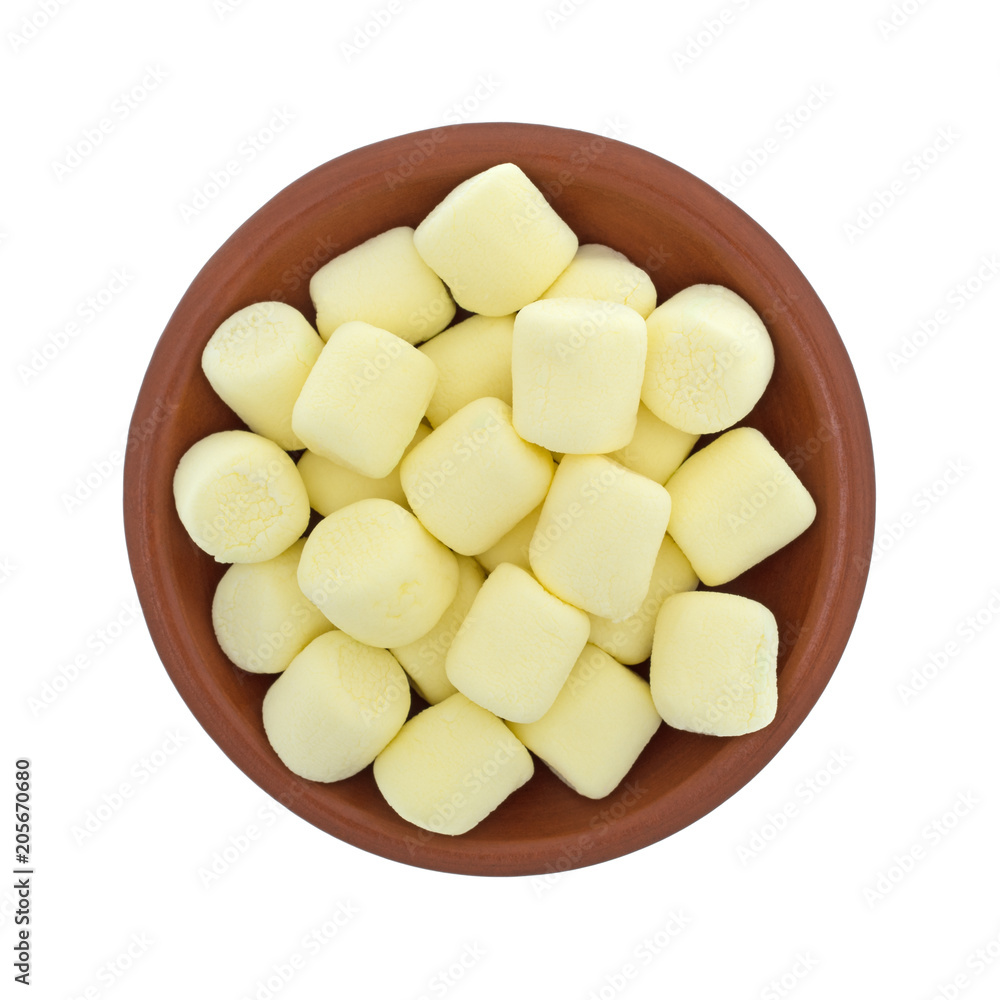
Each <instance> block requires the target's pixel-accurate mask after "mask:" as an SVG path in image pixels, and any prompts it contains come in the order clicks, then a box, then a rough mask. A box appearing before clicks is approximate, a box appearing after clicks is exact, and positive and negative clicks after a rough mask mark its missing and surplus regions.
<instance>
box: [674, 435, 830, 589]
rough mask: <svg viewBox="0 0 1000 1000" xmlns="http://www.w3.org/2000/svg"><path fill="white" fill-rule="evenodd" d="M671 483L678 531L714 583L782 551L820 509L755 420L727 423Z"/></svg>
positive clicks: (680, 542) (676, 534)
mask: <svg viewBox="0 0 1000 1000" xmlns="http://www.w3.org/2000/svg"><path fill="white" fill-rule="evenodd" d="M667 490H668V491H669V492H670V496H671V498H672V500H673V512H672V513H671V516H670V534H671V535H672V536H673V539H674V541H675V542H677V544H678V545H679V546H680V549H681V551H682V552H683V553H684V555H686V556H687V557H688V559H690V560H691V565H692V566H693V567H694V571H695V572H696V573H697V574H698V576H699V577H700V578H701V579H702V580H704V581H705V583H707V584H708V585H709V586H710V587H717V586H719V585H720V584H723V583H728V582H729V581H730V580H732V579H733V578H734V577H737V576H739V575H740V573H742V572H743V571H744V570H747V569H749V568H750V567H751V566H755V565H756V564H757V563H759V562H760V561H761V560H762V559H766V558H767V557H768V556H769V555H771V554H772V553H774V552H777V551H778V549H780V548H782V547H783V546H785V545H787V544H788V543H789V542H790V541H792V539H793V538H796V537H797V536H798V535H800V534H802V532H803V531H805V530H806V528H808V527H809V525H810V524H812V522H813V520H814V518H815V517H816V504H815V503H814V502H813V499H812V497H811V496H810V495H809V491H808V490H807V489H806V488H805V487H804V486H803V485H802V483H801V482H800V481H799V478H798V477H797V476H796V475H795V473H794V472H793V471H792V470H791V469H790V468H789V466H788V463H787V462H786V461H785V460H784V459H783V458H782V457H781V456H780V455H779V454H778V453H777V452H776V451H775V450H774V448H772V447H771V445H770V444H769V443H768V441H767V438H765V437H764V435H763V434H761V432H760V431H758V430H756V429H755V428H753V427H737V428H735V429H734V430H731V431H727V432H726V433H725V434H722V435H720V436H719V437H717V438H716V439H715V440H714V441H713V442H712V443H711V444H709V445H706V446H705V447H704V448H702V450H701V451H698V452H695V453H694V454H693V455H692V456H691V457H690V458H689V459H688V460H687V461H686V462H684V464H683V465H682V466H681V467H680V468H679V469H678V470H677V471H676V472H675V473H674V474H673V475H672V476H671V477H670V479H669V480H667Z"/></svg>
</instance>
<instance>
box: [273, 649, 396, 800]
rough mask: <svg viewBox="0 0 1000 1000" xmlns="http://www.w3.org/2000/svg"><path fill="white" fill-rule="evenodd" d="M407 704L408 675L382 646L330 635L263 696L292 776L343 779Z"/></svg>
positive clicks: (377, 747)
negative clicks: (376, 646)
mask: <svg viewBox="0 0 1000 1000" xmlns="http://www.w3.org/2000/svg"><path fill="white" fill-rule="evenodd" d="M409 709H410V688H409V685H408V684H407V682H406V674H404V673H403V669H402V667H400V665H399V664H398V663H397V662H396V661H395V659H394V658H393V656H392V654H391V653H390V652H388V650H385V649H376V648H374V647H373V646H366V645H365V644H364V643H361V642H357V641H356V640H354V639H352V638H351V637H350V636H348V635H345V634H344V633H343V632H337V631H331V632H326V633H324V634H323V635H321V636H319V637H318V638H316V639H313V641H312V642H311V643H309V645H308V646H306V648H305V649H304V650H302V652H301V653H299V655H298V656H296V657H295V659H294V660H292V662H291V663H290V664H289V665H288V669H287V670H285V672H284V673H283V674H281V675H280V676H279V677H278V679H277V680H276V681H275V682H274V683H273V684H272V685H271V687H270V688H268V691H267V694H266V695H264V704H263V709H262V710H263V716H264V732H265V733H266V734H267V738H268V741H269V742H270V744H271V746H272V747H273V749H274V752H275V753H276V754H277V755H278V756H279V757H280V758H281V761H282V763H283V764H284V765H285V766H286V767H287V768H288V769H289V770H290V771H292V772H293V773H294V774H298V775H300V776H301V777H303V778H308V779H309V780H310V781H340V780H342V779H343V778H349V777H351V775H352V774H357V773H358V771H360V770H361V769H362V768H364V767H367V766H368V765H369V764H370V763H371V762H372V761H373V760H374V759H375V757H376V755H377V754H378V753H380V752H381V750H382V749H383V748H384V747H385V746H386V744H387V743H388V742H389V741H390V740H391V739H392V738H393V737H394V736H395V735H396V733H398V732H399V729H400V727H401V726H402V725H403V723H404V722H405V721H406V714H407V712H408V711H409Z"/></svg>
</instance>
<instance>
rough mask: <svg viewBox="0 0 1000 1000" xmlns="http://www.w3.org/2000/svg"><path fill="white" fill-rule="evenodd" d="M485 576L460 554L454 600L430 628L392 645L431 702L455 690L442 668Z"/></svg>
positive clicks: (480, 568)
mask: <svg viewBox="0 0 1000 1000" xmlns="http://www.w3.org/2000/svg"><path fill="white" fill-rule="evenodd" d="M485 579H486V573H485V572H484V571H483V568H482V566H480V565H479V563H477V562H476V560H475V559H472V558H470V557H469V556H459V557H458V592H457V593H456V594H455V600H453V601H452V602H451V604H449V605H448V608H447V610H446V611H445V613H444V614H443V615H442V616H441V618H440V619H439V620H438V623H437V624H436V625H435V626H434V628H432V629H431V630H430V632H428V633H427V634H426V635H422V636H421V637H420V638H419V639H417V641H416V642H411V643H410V644H409V645H408V646H393V648H392V655H393V656H395V657H396V659H397V660H399V662H400V664H401V665H402V667H403V669H404V670H405V671H406V672H407V674H408V675H409V677H410V682H411V684H412V685H413V687H414V689H415V690H416V692H417V694H419V695H420V697H421V698H423V699H424V701H426V702H427V703H428V704H430V705H435V704H437V702H439V701H444V699H445V698H447V697H449V695H453V694H454V693H455V685H454V684H452V683H451V681H450V680H448V675H447V674H446V673H445V670H444V663H445V658H446V657H447V655H448V650H449V649H451V644H452V642H453V641H454V639H455V636H456V635H458V630H459V629H460V628H461V627H462V622H463V621H465V616H466V615H467V614H468V613H469V608H471V607H472V602H473V601H474V600H475V598H476V594H478V593H479V588H480V587H482V585H483V580H485Z"/></svg>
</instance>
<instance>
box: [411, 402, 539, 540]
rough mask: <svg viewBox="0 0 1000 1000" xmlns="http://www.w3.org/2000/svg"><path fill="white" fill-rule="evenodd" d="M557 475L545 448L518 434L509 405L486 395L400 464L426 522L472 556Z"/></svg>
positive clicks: (533, 504) (532, 502) (528, 507)
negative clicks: (554, 474) (553, 475)
mask: <svg viewBox="0 0 1000 1000" xmlns="http://www.w3.org/2000/svg"><path fill="white" fill-rule="evenodd" d="M554 471H555V463H554V462H553V461H552V456H551V455H550V454H549V453H548V452H547V451H546V450H545V449H544V448H540V447H538V445H535V444H529V443H528V442H527V441H523V440H521V438H520V437H518V435H517V433H516V432H515V431H514V427H513V425H512V424H511V414H510V407H509V406H508V405H507V404H506V403H504V402H503V401H502V400H499V399H492V398H491V397H489V396H487V397H484V398H483V399H476V400H473V402H471V403H469V404H468V405H467V406H463V407H462V409H461V410H459V411H458V413H455V414H453V415H452V416H450V417H449V418H448V419H447V420H446V421H445V422H444V423H443V424H441V426H440V427H437V428H436V429H435V430H433V431H432V432H431V433H430V435H429V436H428V437H427V438H425V439H424V440H423V441H421V442H420V444H418V445H417V446H416V447H415V448H414V449H413V450H412V451H411V452H410V453H409V454H408V455H407V456H406V458H404V459H403V461H402V463H401V464H400V467H399V478H400V482H401V483H402V484H403V492H404V493H405V494H406V499H407V500H408V501H409V504H410V507H411V508H412V510H413V513H414V514H416V515H417V517H418V518H420V522H421V524H423V525H424V526H425V527H426V528H427V529H428V530H429V531H430V532H431V533H432V534H433V535H434V536H435V537H437V538H440V539H441V541H442V542H444V543H445V545H447V546H449V547H450V548H452V549H454V550H455V551H456V552H459V553H461V554H462V555H466V556H471V555H474V554H475V553H477V552H482V551H484V550H485V549H488V548H489V547H490V546H491V545H495V544H496V543H497V542H498V541H500V539H501V538H503V536H504V535H506V534H507V532H508V531H510V530H511V528H513V527H514V525H516V524H517V522H518V521H520V520H521V519H522V518H524V517H526V516H527V515H528V514H529V513H531V511H532V510H533V509H534V508H535V507H537V506H538V504H539V503H540V502H541V500H542V498H543V497H544V496H545V491H546V490H547V489H548V488H549V483H550V482H552V474H553V472H554Z"/></svg>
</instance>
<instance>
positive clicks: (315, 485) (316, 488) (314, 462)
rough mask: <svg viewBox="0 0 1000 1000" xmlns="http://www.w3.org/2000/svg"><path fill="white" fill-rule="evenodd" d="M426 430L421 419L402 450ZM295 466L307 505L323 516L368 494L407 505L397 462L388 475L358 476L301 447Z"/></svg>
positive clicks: (423, 435)
mask: <svg viewBox="0 0 1000 1000" xmlns="http://www.w3.org/2000/svg"><path fill="white" fill-rule="evenodd" d="M430 432H431V429H430V427H428V426H427V424H424V423H421V424H420V425H419V426H418V427H417V432H416V434H414V435H413V439H412V440H411V441H410V443H409V444H408V445H407V446H406V451H407V452H409V451H410V450H411V449H412V448H414V447H415V446H416V445H418V444H419V443H420V442H421V441H423V439H424V438H425V437H427V435H428V434H430ZM404 454H405V452H404ZM298 470H299V474H300V475H301V476H302V482H304V483H305V484H306V492H307V493H308V494H309V506H310V507H312V509H313V510H316V511H319V513H320V514H322V515H323V516H324V517H326V516H327V514H332V513H333V512H334V511H335V510H340V508H341V507H347V506H348V505H349V504H352V503H357V502H358V501H359V500H370V499H371V498H372V497H381V498H382V499H383V500H391V501H392V502H393V503H398V504H399V505H400V507H406V506H407V503H406V494H405V493H404V492H403V487H402V485H401V484H400V482H399V466H398V465H397V466H396V468H394V469H393V470H392V472H390V473H389V475H388V476H383V477H382V478H381V479H372V477H371V476H362V475H361V473H360V472H354V471H353V470H352V469H348V468H347V467H346V466H343V465H338V464H337V463H336V462H331V461H330V459H328V458H324V457H323V456H322V455H317V454H316V452H314V451H304V452H303V453H302V457H301V458H300V459H299V461H298Z"/></svg>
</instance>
